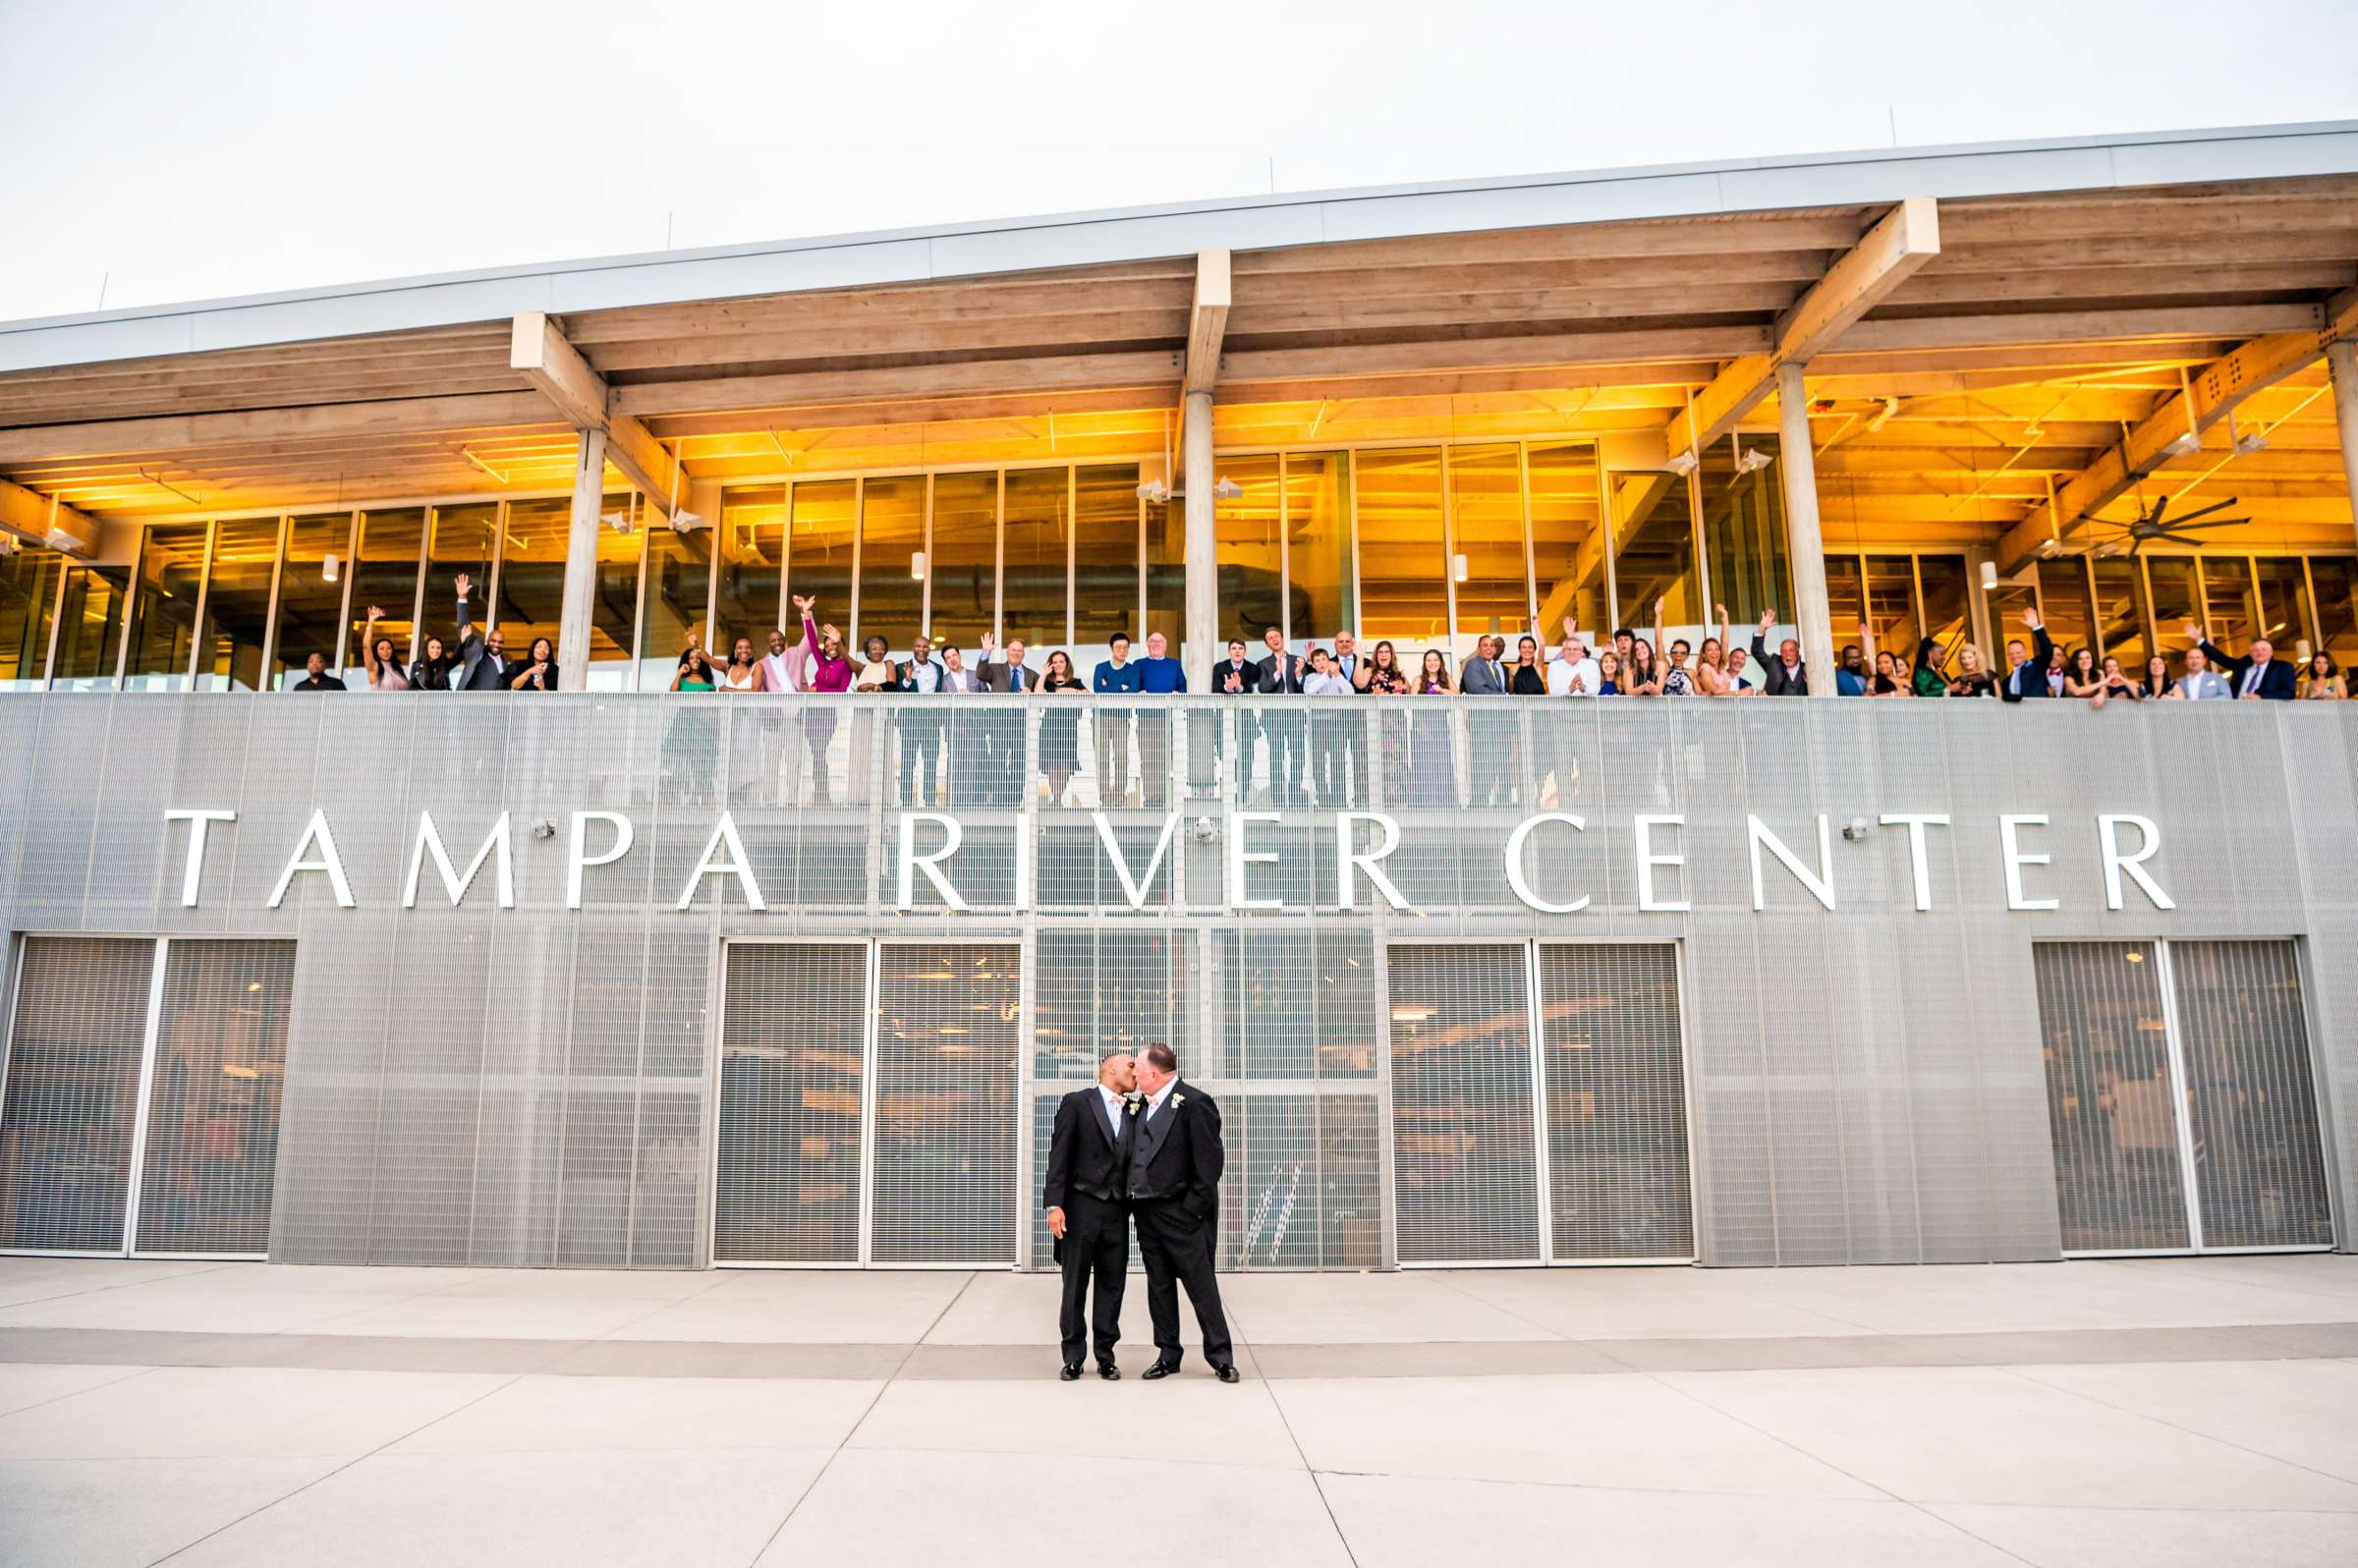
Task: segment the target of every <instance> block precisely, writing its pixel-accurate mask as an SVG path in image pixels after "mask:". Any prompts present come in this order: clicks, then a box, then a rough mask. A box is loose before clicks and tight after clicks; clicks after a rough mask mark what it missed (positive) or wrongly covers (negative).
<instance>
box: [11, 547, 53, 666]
mask: <svg viewBox="0 0 2358 1568" xmlns="http://www.w3.org/2000/svg"><path fill="white" fill-rule="evenodd" d="M65 571H66V558H65V557H64V556H62V555H59V554H57V553H56V552H54V551H51V550H19V551H17V552H16V553H15V554H14V555H0V691H9V690H13V689H20V688H25V687H34V686H38V685H40V684H41V680H42V677H43V675H44V674H45V672H46V671H47V668H48V664H49V626H50V618H51V617H52V616H53V615H54V614H55V613H56V610H57V583H58V579H59V578H61V577H63V576H64V575H65Z"/></svg>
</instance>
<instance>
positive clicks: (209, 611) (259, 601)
mask: <svg viewBox="0 0 2358 1568" xmlns="http://www.w3.org/2000/svg"><path fill="white" fill-rule="evenodd" d="M278 521H279V520H278V519H277V518H275V517H248V518H233V519H227V520H224V521H223V522H222V523H221V524H220V525H219V527H218V528H217V529H216V530H215V532H214V538H213V564H212V569H211V571H210V572H208V573H207V574H206V579H207V580H206V583H205V587H204V622H205V625H204V635H203V638H202V640H201V643H200V645H199V646H198V648H197V690H199V691H210V692H256V691H260V690H261V687H262V643H263V641H264V640H265V638H266V637H267V635H268V633H269V630H270V579H271V576H272V575H273V573H274V572H275V571H276V569H277V566H278ZM334 624H335V618H334V617H333V616H332V615H331V616H330V617H329V618H328V625H329V627H330V628H332V627H333V626H334ZM288 652H289V654H290V656H292V657H293V658H294V660H295V667H296V668H297V669H299V670H300V669H302V668H303V661H304V660H305V659H306V658H308V657H309V655H311V654H313V653H317V654H319V655H320V656H321V657H322V658H324V659H326V660H327V669H328V673H329V674H331V675H332V674H334V673H335V668H336V649H335V644H334V640H333V638H332V637H330V638H328V639H325V640H322V641H321V642H319V643H318V644H316V645H314V646H309V647H301V648H290V649H289V650H288Z"/></svg>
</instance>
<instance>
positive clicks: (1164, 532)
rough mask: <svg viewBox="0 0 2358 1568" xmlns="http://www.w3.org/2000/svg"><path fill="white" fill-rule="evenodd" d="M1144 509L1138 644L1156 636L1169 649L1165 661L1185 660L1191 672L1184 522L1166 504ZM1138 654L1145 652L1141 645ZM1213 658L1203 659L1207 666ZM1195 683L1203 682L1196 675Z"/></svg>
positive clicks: (1155, 503)
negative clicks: (1143, 599) (1142, 624)
mask: <svg viewBox="0 0 2358 1568" xmlns="http://www.w3.org/2000/svg"><path fill="white" fill-rule="evenodd" d="M1144 504H1145V508H1146V527H1147V550H1146V560H1145V562H1144V564H1143V570H1144V571H1145V573H1146V578H1147V627H1146V632H1145V633H1143V634H1141V636H1140V638H1139V642H1140V643H1141V644H1144V643H1145V642H1146V639H1147V636H1149V635H1151V634H1153V633H1156V632H1159V633H1161V634H1162V635H1163V637H1164V638H1165V639H1166V640H1167V642H1168V644H1169V645H1168V646H1167V647H1165V648H1164V649H1163V654H1164V656H1165V657H1167V658H1175V659H1186V660H1188V668H1189V669H1190V670H1194V669H1195V666H1196V662H1197V655H1196V650H1195V649H1194V648H1191V647H1189V646H1187V645H1186V643H1185V642H1184V639H1185V637H1186V635H1187V519H1186V516H1185V515H1184V513H1183V511H1182V509H1181V508H1180V507H1178V506H1176V505H1174V504H1173V503H1171V502H1168V501H1148V502H1146V503H1144ZM1139 652H1140V653H1141V655H1142V656H1143V655H1144V653H1145V652H1146V649H1145V647H1144V646H1143V645H1142V646H1141V647H1140V649H1139ZM1211 657H1212V655H1210V654H1206V655H1204V658H1203V662H1204V663H1205V664H1206V665H1207V666H1208V664H1209V663H1210V660H1211ZM1197 679H1198V680H1201V679H1203V677H1202V675H1201V673H1198V675H1197Z"/></svg>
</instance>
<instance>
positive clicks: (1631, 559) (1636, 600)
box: [1613, 474, 1783, 652]
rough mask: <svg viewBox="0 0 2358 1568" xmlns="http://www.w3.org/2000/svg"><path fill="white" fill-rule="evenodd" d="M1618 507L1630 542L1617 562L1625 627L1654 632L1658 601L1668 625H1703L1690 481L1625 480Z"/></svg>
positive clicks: (1618, 483) (1616, 496) (1616, 490)
mask: <svg viewBox="0 0 2358 1568" xmlns="http://www.w3.org/2000/svg"><path fill="white" fill-rule="evenodd" d="M1613 506H1614V509H1615V511H1616V512H1617V513H1618V514H1619V516H1620V523H1619V525H1618V528H1617V532H1619V534H1620V536H1621V538H1622V539H1623V540H1624V541H1625V542H1624V543H1623V544H1622V546H1621V551H1620V553H1619V554H1618V555H1617V556H1615V557H1614V561H1613V577H1614V588H1616V590H1617V592H1618V605H1617V608H1618V610H1619V615H1618V618H1617V619H1618V621H1619V623H1620V624H1623V625H1627V626H1630V627H1633V628H1651V627H1652V626H1653V624H1654V601H1655V600H1656V599H1660V600H1662V601H1663V603H1662V621H1663V623H1664V624H1665V625H1669V626H1693V625H1696V624H1698V623H1699V622H1701V621H1702V619H1703V616H1704V613H1705V611H1704V606H1703V594H1702V591H1701V588H1702V585H1701V584H1700V583H1699V582H1698V581H1697V576H1696V571H1695V514H1694V510H1693V504H1692V501H1691V498H1690V497H1689V495H1688V491H1687V481H1686V480H1684V479H1682V478H1680V477H1679V476H1677V475H1675V474H1624V475H1619V476H1615V480H1614V486H1613ZM1778 608H1779V609H1780V610H1782V608H1783V606H1781V605H1780V606H1778ZM1647 635H1648V636H1651V635H1652V633H1651V631H1649V632H1648V633H1647ZM1656 651H1657V652H1658V651H1659V650H1658V649H1657V650H1656Z"/></svg>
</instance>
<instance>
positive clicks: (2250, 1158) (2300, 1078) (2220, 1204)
mask: <svg viewBox="0 0 2358 1568" xmlns="http://www.w3.org/2000/svg"><path fill="white" fill-rule="evenodd" d="M2169 963H2170V980H2171V984H2172V987H2173V989H2174V990H2175V992H2176V1001H2177V1016H2178V1033H2179V1037H2180V1039H2181V1040H2182V1041H2183V1051H2184V1055H2185V1060H2186V1084H2187V1096H2186V1101H2187V1112H2188V1118H2189V1120H2190V1122H2191V1124H2192V1132H2193V1137H2194V1158H2195V1182H2194V1186H2195V1194H2196V1197H2197V1198H2198V1200H2199V1201H2200V1203H2201V1204H2202V1216H2203V1245H2204V1246H2206V1247H2297V1246H2313V1247H2322V1246H2327V1245H2330V1243H2331V1242H2332V1240H2333V1219H2332V1215H2331V1213H2330V1211H2329V1210H2328V1207H2327V1204H2326V1169H2325V1149H2324V1148H2323V1146H2322V1145H2320V1144H2319V1142H2318V1133H2317V1095H2316V1092H2315V1091H2314V1090H2313V1089H2312V1087H2311V1084H2310V1075H2309V1035H2308V1023H2307V1020H2306V1018H2305V1017H2304V1016H2303V1011H2302V1007H2301V976H2300V968H2299V965H2298V963H2297V962H2296V960H2295V957H2294V954H2293V949H2292V944H2291V943H2290V942H2173V943H2171V944H2170V949H2169Z"/></svg>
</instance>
